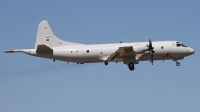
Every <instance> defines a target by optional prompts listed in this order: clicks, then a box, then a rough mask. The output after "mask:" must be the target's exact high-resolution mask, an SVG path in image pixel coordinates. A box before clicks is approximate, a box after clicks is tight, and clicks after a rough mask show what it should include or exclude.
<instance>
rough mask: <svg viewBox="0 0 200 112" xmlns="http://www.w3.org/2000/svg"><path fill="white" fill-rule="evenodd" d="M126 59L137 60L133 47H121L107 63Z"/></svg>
mask: <svg viewBox="0 0 200 112" xmlns="http://www.w3.org/2000/svg"><path fill="white" fill-rule="evenodd" d="M124 59H135V51H134V49H133V47H132V46H127V47H119V49H118V50H117V51H116V52H115V53H113V54H111V55H110V56H109V57H108V58H107V59H106V61H108V62H109V61H122V60H124Z"/></svg>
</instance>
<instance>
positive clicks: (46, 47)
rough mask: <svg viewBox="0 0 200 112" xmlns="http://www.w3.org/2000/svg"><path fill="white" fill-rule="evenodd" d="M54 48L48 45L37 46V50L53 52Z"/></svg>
mask: <svg viewBox="0 0 200 112" xmlns="http://www.w3.org/2000/svg"><path fill="white" fill-rule="evenodd" d="M52 51H53V49H51V48H50V47H48V46H46V45H44V44H43V45H38V46H37V50H36V52H52Z"/></svg>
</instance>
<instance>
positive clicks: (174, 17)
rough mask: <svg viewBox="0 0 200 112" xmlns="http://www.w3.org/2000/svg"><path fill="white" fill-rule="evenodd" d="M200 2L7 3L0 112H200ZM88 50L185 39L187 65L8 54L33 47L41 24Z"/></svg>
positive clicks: (1, 28)
mask: <svg viewBox="0 0 200 112" xmlns="http://www.w3.org/2000/svg"><path fill="white" fill-rule="evenodd" d="M199 6H200V2H199V1H198V0H181V1H180V0H165V1H160V0H152V1H147V0H146V1H145V0H124V1H114V0H91V1H90V0H84V1H83V0H73V1H69V0H63V1H53V0H46V1H45V0H43V1H39V2H38V1H27V0H21V1H15V0H7V1H2V2H1V4H0V13H1V16H0V34H1V37H0V38H1V41H0V45H1V47H0V51H1V54H0V62H1V64H0V66H1V67H0V111H1V112H13V111H15V112H36V111H37V112H44V111H48V112H55V111H56V112H66V111H68V112H122V111H126V112H146V111H148V112H160V111H162V112H169V111H170V112H188V111H195V112H197V111H199V110H200V106H199V105H200V81H199V80H200V72H199V57H200V54H199V49H200V48H199V42H200V39H199V36H200V22H199V21H200V15H199V14H200V7H199ZM44 19H45V20H48V21H49V23H50V25H51V27H52V29H53V31H54V33H55V35H56V36H57V37H59V38H61V39H63V40H66V41H72V42H77V43H83V44H95V43H115V42H117V43H118V42H120V41H122V42H137V41H148V39H152V41H159V40H178V41H181V42H183V43H184V44H185V45H187V46H190V47H192V48H194V49H195V51H196V52H195V54H194V55H192V56H190V57H187V58H185V59H184V60H181V61H180V62H181V66H180V67H177V66H176V65H175V62H173V61H164V62H162V61H156V62H155V63H154V65H153V66H152V65H151V64H150V63H149V62H141V63H140V64H138V65H136V69H135V71H133V72H131V71H129V69H128V67H127V66H126V65H124V64H123V63H117V64H116V63H109V65H108V66H105V65H104V64H103V63H99V64H84V65H76V64H73V63H69V64H67V63H65V62H60V61H56V62H55V63H54V62H53V61H52V60H49V59H42V58H35V57H31V56H28V55H26V54H23V53H14V54H5V53H4V52H3V51H4V50H5V49H22V48H34V45H35V37H36V33H37V27H38V24H39V22H40V21H42V20H44Z"/></svg>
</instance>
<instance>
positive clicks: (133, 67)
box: [128, 63, 135, 71]
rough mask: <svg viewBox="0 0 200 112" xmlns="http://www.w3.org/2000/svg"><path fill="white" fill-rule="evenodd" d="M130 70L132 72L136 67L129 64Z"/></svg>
mask: <svg viewBox="0 0 200 112" xmlns="http://www.w3.org/2000/svg"><path fill="white" fill-rule="evenodd" d="M128 68H129V69H130V70H131V71H133V70H134V69H135V66H134V64H133V63H129V64H128Z"/></svg>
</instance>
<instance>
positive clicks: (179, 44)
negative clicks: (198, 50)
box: [176, 42, 187, 47]
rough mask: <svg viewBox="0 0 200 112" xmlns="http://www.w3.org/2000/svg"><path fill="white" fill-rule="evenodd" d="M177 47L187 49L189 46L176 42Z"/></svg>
mask: <svg viewBox="0 0 200 112" xmlns="http://www.w3.org/2000/svg"><path fill="white" fill-rule="evenodd" d="M176 46H177V47H187V46H185V45H184V44H182V43H181V42H176Z"/></svg>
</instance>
